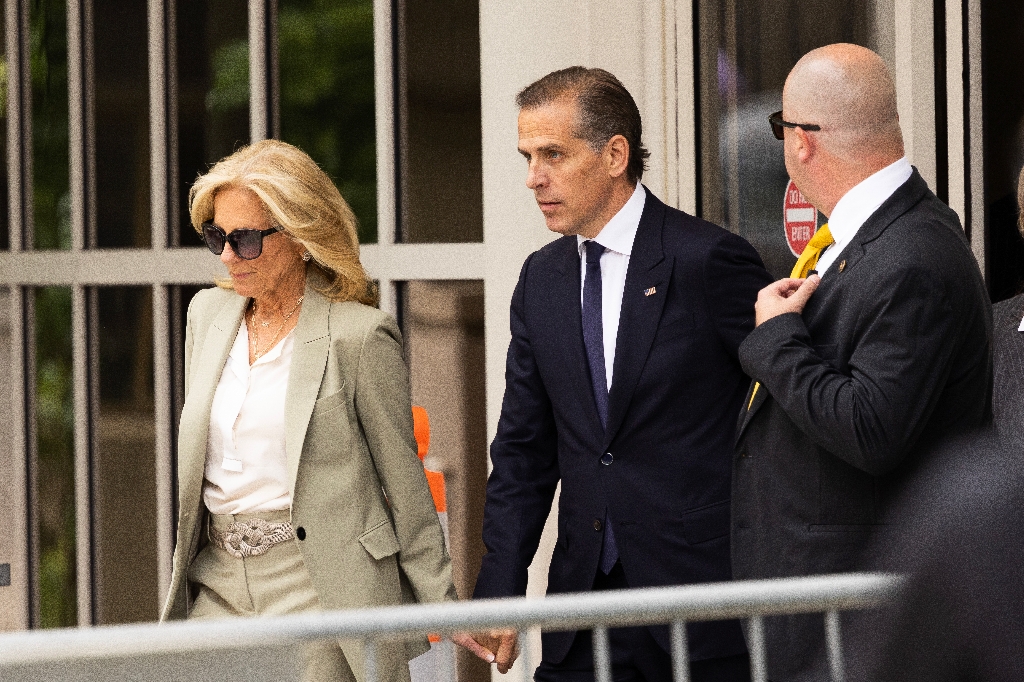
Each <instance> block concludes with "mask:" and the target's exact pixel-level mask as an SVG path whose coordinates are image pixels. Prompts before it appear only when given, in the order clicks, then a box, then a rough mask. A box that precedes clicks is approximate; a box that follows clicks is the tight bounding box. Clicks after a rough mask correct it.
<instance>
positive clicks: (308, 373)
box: [284, 271, 331, 499]
mask: <svg viewBox="0 0 1024 682" xmlns="http://www.w3.org/2000/svg"><path fill="white" fill-rule="evenodd" d="M321 283H322V282H321V280H320V278H318V277H317V276H316V275H315V273H314V272H312V271H310V274H309V276H308V277H307V278H306V293H305V298H304V299H303V302H302V310H301V311H299V320H298V322H297V323H296V324H295V347H294V351H293V352H292V366H291V370H290V372H289V374H288V391H287V393H286V394H285V401H284V429H285V431H284V433H285V453H286V456H287V460H288V489H289V492H290V493H291V496H292V499H294V498H295V481H296V478H297V476H298V471H299V459H300V458H301V456H302V445H303V443H305V441H306V430H307V428H308V427H309V419H310V417H311V416H312V414H313V406H314V404H315V403H316V399H317V396H318V394H319V393H320V384H321V382H322V380H323V376H324V368H326V367H327V355H328V353H329V351H330V346H331V336H330V327H329V319H330V317H329V315H330V310H331V303H330V301H328V300H327V299H326V298H324V296H322V295H321V294H320V293H319V292H317V291H316V288H315V287H316V286H317V285H318V284H321Z"/></svg>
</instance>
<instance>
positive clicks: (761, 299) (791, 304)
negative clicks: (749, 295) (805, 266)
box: [754, 275, 821, 327]
mask: <svg viewBox="0 0 1024 682" xmlns="http://www.w3.org/2000/svg"><path fill="white" fill-rule="evenodd" d="M820 281H821V278H820V277H818V276H817V275H811V276H810V277H808V278H807V279H792V278H787V279H780V280H779V281H778V282H773V283H772V284H769V285H768V286H766V287H765V288H764V289H761V291H759V292H758V294H757V303H755V304H754V312H755V314H756V322H755V326H758V327H760V326H761V325H762V324H764V323H765V322H767V321H768V320H770V319H772V318H773V317H778V316H779V315H785V314H786V313H802V312H803V310H804V306H805V305H807V301H808V300H810V298H811V294H813V293H814V290H815V289H817V288H818V282H820Z"/></svg>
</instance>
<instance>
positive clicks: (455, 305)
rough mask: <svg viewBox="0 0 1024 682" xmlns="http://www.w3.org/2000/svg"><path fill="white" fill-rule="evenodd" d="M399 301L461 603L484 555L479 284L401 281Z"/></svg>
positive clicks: (477, 673) (480, 671) (481, 669)
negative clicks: (440, 484) (439, 476)
mask: <svg viewBox="0 0 1024 682" xmlns="http://www.w3.org/2000/svg"><path fill="white" fill-rule="evenodd" d="M400 297H401V299H402V301H403V302H402V307H401V309H402V315H401V317H402V334H403V336H404V338H405V346H406V358H407V360H408V362H409V366H410V368H411V375H412V377H411V378H412V400H413V404H414V405H419V406H421V407H423V408H425V409H426V411H427V414H428V416H429V418H430V432H431V433H430V450H429V452H428V454H427V460H426V464H427V467H428V468H430V469H432V470H435V471H441V472H442V473H444V477H445V488H446V492H447V495H446V498H447V503H448V504H447V507H448V530H449V539H450V547H451V555H452V569H453V572H454V578H455V587H456V590H457V591H458V593H459V596H460V597H462V598H468V597H469V596H470V595H472V593H473V586H474V584H475V583H476V574H477V573H478V572H479V571H480V560H481V559H482V557H483V554H484V547H483V543H482V542H481V540H480V538H481V537H482V534H483V511H484V492H485V487H486V485H487V423H486V415H485V412H484V409H485V404H486V402H487V400H486V398H487V396H486V392H485V391H486V389H485V384H484V375H485V367H484V283H483V282H481V281H473V280H469V281H415V282H407V283H405V284H404V285H403V286H402V287H401V289H400ZM466 654H468V652H461V653H460V654H459V679H484V678H485V677H486V675H487V666H486V664H484V663H483V662H482V661H479V660H478V659H476V658H475V657H474V656H472V655H466Z"/></svg>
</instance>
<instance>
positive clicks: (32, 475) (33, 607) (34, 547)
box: [20, 287, 40, 627]
mask: <svg viewBox="0 0 1024 682" xmlns="http://www.w3.org/2000/svg"><path fill="white" fill-rule="evenodd" d="M21 291H22V298H21V301H22V309H21V313H22V314H21V317H20V321H21V325H22V326H21V332H22V334H21V337H20V338H21V339H22V342H21V343H22V348H23V350H24V353H23V355H22V360H23V362H24V364H23V367H24V374H23V376H22V385H23V386H24V387H25V400H24V403H23V405H24V409H25V420H24V422H23V423H24V425H25V470H26V475H25V500H26V507H27V508H26V514H25V516H26V520H27V522H28V534H27V537H28V541H29V545H28V561H27V562H26V565H27V569H28V581H29V627H37V626H38V625H39V616H40V598H39V494H38V491H39V465H38V462H39V423H38V421H37V420H36V414H37V409H36V408H37V401H36V385H37V382H36V374H37V372H36V288H35V287H24V288H21Z"/></svg>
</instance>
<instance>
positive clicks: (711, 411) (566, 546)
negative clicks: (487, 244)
mask: <svg viewBox="0 0 1024 682" xmlns="http://www.w3.org/2000/svg"><path fill="white" fill-rule="evenodd" d="M770 282H771V277H770V276H769V275H768V273H767V272H766V271H765V269H764V266H763V265H762V263H761V259H760V257H758V255H757V252H756V251H754V249H753V248H752V247H751V246H750V245H749V244H748V243H747V242H746V241H745V240H743V239H742V238H741V237H738V236H736V235H734V234H732V233H730V232H727V231H726V230H724V229H722V228H720V227H717V226H715V225H712V224H710V223H707V222H704V221H703V220H699V219H697V218H694V217H692V216H689V215H687V214H685V213H682V212H681V211H677V210H675V209H673V208H670V207H668V206H666V205H665V204H663V203H662V202H661V201H659V200H658V199H657V198H656V197H655V196H654V195H653V194H651V193H650V191H649V190H648V192H647V199H646V203H645V205H644V210H643V216H642V217H641V220H640V225H639V228H638V230H637V233H636V239H635V241H634V243H633V251H632V254H631V256H630V261H629V268H628V271H627V274H626V285H625V289H624V291H623V296H622V311H621V317H620V322H619V329H618V336H617V342H616V351H615V360H614V366H613V377H612V386H611V391H610V393H609V398H608V428H607V430H604V429H602V428H601V423H600V421H599V418H598V414H597V408H596V406H595V403H594V397H593V391H592V390H591V384H590V375H589V371H588V369H587V361H586V354H585V351H584V346H583V330H582V319H581V303H580V257H579V252H578V250H577V240H576V237H563V238H561V239H558V240H556V241H554V242H552V243H550V244H548V245H547V246H545V247H544V248H542V249H541V250H539V251H537V252H535V253H533V254H531V255H530V257H529V258H527V260H526V263H525V264H524V265H523V269H522V273H521V274H520V279H519V283H518V285H517V286H516V289H515V293H514V294H513V297H512V305H511V328H512V341H511V344H510V345H509V350H508V364H507V369H506V375H505V397H504V402H503V404H502V410H501V417H500V420H499V423H498V431H497V435H496V436H495V439H494V442H493V443H492V444H491V462H492V464H493V470H492V472H491V475H490V478H489V479H488V482H487V502H486V507H485V512H484V544H485V545H486V547H487V554H486V555H485V556H484V559H483V564H482V567H481V570H480V575H479V577H478V579H477V586H476V592H475V596H476V597H478V598H481V597H506V596H513V595H522V594H524V593H525V591H526V580H527V568H528V567H529V565H530V562H531V561H532V560H533V556H534V553H535V552H536V550H537V546H538V543H539V541H540V536H541V530H542V529H543V527H544V522H545V520H546V518H547V516H548V512H549V510H550V508H551V502H552V499H553V496H554V493H555V487H556V485H557V484H558V483H559V481H561V484H562V490H561V495H560V497H559V506H558V541H557V544H556V546H555V550H554V556H553V558H552V561H551V566H550V570H549V574H548V592H549V593H558V592H586V591H589V590H590V589H591V588H592V586H593V583H594V578H595V576H596V574H597V570H598V559H599V556H600V552H601V541H602V536H603V532H602V530H601V524H600V522H601V521H603V520H604V519H605V514H606V511H607V515H608V517H609V518H611V519H612V522H613V524H614V528H615V537H616V540H617V542H618V549H619V556H620V561H621V562H622V566H623V569H624V570H625V574H626V578H627V581H628V583H629V585H630V586H631V587H647V586H660V585H674V584H681V583H698V582H709V581H723V580H729V579H730V565H729V494H730V461H731V455H732V449H733V436H734V433H735V415H736V412H737V410H738V409H739V407H740V403H741V402H742V400H743V395H744V393H745V391H746V388H747V385H748V382H749V379H747V378H746V377H745V375H744V374H743V370H742V369H741V368H740V365H739V359H738V356H737V350H738V348H739V345H740V343H741V342H742V341H743V339H744V338H745V337H746V335H747V334H748V333H749V332H750V330H751V329H753V326H754V301H755V300H756V298H757V292H758V291H759V290H760V289H761V288H762V287H764V286H766V285H768V284H769V283H770ZM605 453H611V454H612V456H613V458H614V461H613V462H612V463H611V464H609V465H603V464H602V463H601V461H600V460H601V457H602V455H604V454H605ZM652 632H653V634H654V635H655V637H656V639H658V641H659V642H660V643H661V645H662V646H664V647H666V649H667V647H668V635H667V628H652ZM689 634H690V643H691V649H692V656H693V658H694V659H695V660H700V659H705V658H713V657H718V656H726V655H733V654H737V653H742V652H743V651H744V650H745V649H744V645H743V641H742V637H741V634H740V629H739V627H738V625H737V624H736V623H735V622H729V623H704V624H697V625H695V626H691V629H690V632H689ZM572 638H573V633H571V632H569V633H546V634H545V637H544V659H545V660H546V661H549V662H554V663H557V662H559V661H560V660H562V659H563V658H564V657H565V654H566V652H567V651H568V649H569V646H570V645H571V643H572Z"/></svg>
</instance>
